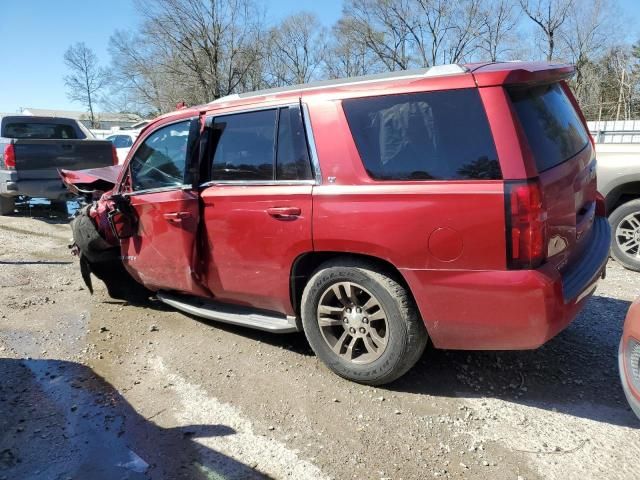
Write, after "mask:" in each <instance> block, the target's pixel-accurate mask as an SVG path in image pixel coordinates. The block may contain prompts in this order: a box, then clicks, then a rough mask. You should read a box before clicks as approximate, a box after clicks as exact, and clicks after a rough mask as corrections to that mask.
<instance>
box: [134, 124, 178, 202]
mask: <svg viewBox="0 0 640 480" xmlns="http://www.w3.org/2000/svg"><path fill="white" fill-rule="evenodd" d="M189 127H190V122H189V121H188V120H187V121H184V122H180V123H174V124H172V125H168V126H166V127H162V128H160V129H158V130H156V131H155V132H153V133H152V134H151V135H149V136H148V137H147V139H146V140H145V141H144V142H143V143H142V144H141V145H140V146H139V147H138V149H137V150H136V153H135V155H134V156H133V158H132V159H131V164H130V168H131V187H132V189H133V190H134V191H138V190H149V189H153V188H166V187H174V186H180V185H183V184H184V180H185V164H186V158H187V144H188V140H189Z"/></svg>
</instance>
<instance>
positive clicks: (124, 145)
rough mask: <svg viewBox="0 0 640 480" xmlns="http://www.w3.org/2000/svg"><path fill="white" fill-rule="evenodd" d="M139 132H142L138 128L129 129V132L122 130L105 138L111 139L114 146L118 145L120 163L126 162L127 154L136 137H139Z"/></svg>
mask: <svg viewBox="0 0 640 480" xmlns="http://www.w3.org/2000/svg"><path fill="white" fill-rule="evenodd" d="M139 134H140V132H139V131H138V130H136V131H128V132H125V131H121V132H118V133H115V134H113V135H109V136H108V137H106V138H105V140H109V141H110V142H111V143H113V146H114V147H116V152H117V154H118V163H119V164H123V163H124V160H125V159H126V158H127V154H128V153H129V150H131V146H132V145H133V142H135V141H136V138H138V135H139Z"/></svg>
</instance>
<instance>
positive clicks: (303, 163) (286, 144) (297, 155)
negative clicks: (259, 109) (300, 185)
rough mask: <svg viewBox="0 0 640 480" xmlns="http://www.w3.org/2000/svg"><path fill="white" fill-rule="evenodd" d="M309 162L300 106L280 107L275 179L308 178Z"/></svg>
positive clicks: (309, 173)
mask: <svg viewBox="0 0 640 480" xmlns="http://www.w3.org/2000/svg"><path fill="white" fill-rule="evenodd" d="M311 178H312V177H311V163H310V162H309V152H308V151H307V141H306V139H305V136H304V127H303V126H302V113H301V112H300V107H289V108H282V109H280V121H279V122H278V154H277V158H276V179H277V180H310V179H311Z"/></svg>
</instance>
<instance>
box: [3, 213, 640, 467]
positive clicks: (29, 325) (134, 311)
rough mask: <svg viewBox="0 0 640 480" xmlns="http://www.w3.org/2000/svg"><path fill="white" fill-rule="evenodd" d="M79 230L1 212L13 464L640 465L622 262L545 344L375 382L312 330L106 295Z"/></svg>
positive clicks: (6, 398)
mask: <svg viewBox="0 0 640 480" xmlns="http://www.w3.org/2000/svg"><path fill="white" fill-rule="evenodd" d="M28 213H30V214H31V215H32V217H30V216H29V215H28ZM69 237H70V231H69V227H68V224H67V223H66V219H64V218H61V216H60V214H57V215H56V214H55V213H54V212H50V211H49V210H48V208H47V207H45V206H40V207H39V208H36V209H34V210H32V211H31V212H25V211H23V212H20V213H19V214H17V215H14V216H11V217H0V245H2V250H1V251H0V378H2V379H3V381H2V382H1V383H0V413H2V415H0V479H3V478H5V479H14V478H21V479H22V478H25V479H26V478H29V479H30V478H33V479H65V478H72V479H76V478H77V479H85V478H91V479H114V478H115V479H120V478H122V479H143V478H153V479H156V478H157V479H172V478H189V479H191V478H194V479H199V478H202V479H211V478H213V479H226V478H237V479H240V478H242V479H244V478H275V479H281V478H293V479H324V478H336V479H347V478H357V479H382V478H388V479H424V478H437V477H440V478H469V479H476V478H477V479H512V480H516V479H537V478H545V479H547V478H562V479H574V478H575V479H581V480H584V479H602V478H607V479H635V478H639V477H640V464H639V459H640V430H639V427H640V422H639V421H638V420H637V419H636V418H635V417H634V416H633V414H632V413H631V411H630V409H629V408H628V406H627V405H626V403H625V400H624V396H623V393H622V390H621V387H620V384H619V380H618V374H617V358H616V353H617V344H618V340H619V337H620V334H621V329H622V322H623V320H624V314H625V312H626V309H627V308H628V306H629V303H630V301H631V300H632V299H633V298H634V297H636V296H637V295H639V294H640V275H639V274H635V273H633V272H629V271H626V270H624V269H622V268H621V267H620V266H619V265H617V264H615V263H614V262H611V263H610V265H609V267H608V272H607V279H606V280H604V281H603V282H601V283H600V286H599V288H598V290H597V292H596V294H595V296H594V297H593V298H592V299H591V300H590V303H589V305H588V307H587V308H586V309H585V311H584V312H583V313H582V314H581V315H580V316H579V318H578V319H577V320H576V321H575V322H574V323H573V324H572V325H571V327H570V328H568V329H567V330H566V331H565V332H563V333H562V334H560V335H559V336H558V337H556V338H555V339H554V340H552V341H551V342H549V343H548V344H547V345H545V346H544V347H542V348H540V349H538V350H536V351H527V352H459V351H438V350H435V349H433V348H428V349H427V351H426V352H425V354H424V356H423V358H422V359H421V360H420V362H419V363H418V365H416V367H415V368H414V369H413V370H412V371H411V372H410V373H409V374H407V375H406V376H405V377H403V378H402V379H400V380H398V381H396V382H394V383H393V384H391V385H389V386H386V387H384V388H374V387H366V386H361V385H357V384H354V383H349V382H347V381H345V380H342V379H340V378H338V377H336V376H335V375H333V374H331V373H330V372H329V371H328V370H327V369H325V368H324V367H323V365H322V364H321V363H320V362H319V361H318V360H317V359H316V358H315V356H314V355H313V353H312V352H311V350H310V349H309V346H308V345H307V343H306V341H305V339H304V336H303V335H300V334H294V335H284V336H278V335H272V334H267V333H262V332H255V331H251V330H246V329H242V328H236V327H231V326H225V325H223V324H218V323H215V322H209V321H202V320H198V319H196V318H193V317H189V316H186V315H183V314H181V313H178V312H174V311H171V310H170V309H169V308H167V307H165V306H164V305H162V304H158V303H157V302H150V303H149V304H147V305H138V306H133V305H129V304H126V303H122V302H117V301H113V300H111V299H109V298H108V297H107V296H106V293H105V291H104V289H103V288H98V291H97V292H96V294H94V295H93V296H91V295H89V293H88V292H87V291H86V289H85V288H84V286H83V284H82V282H81V280H80V276H79V272H78V269H77V264H76V262H75V260H74V259H73V258H72V257H70V256H69V253H68V249H67V246H66V245H67V243H69V242H68V240H69ZM96 283H97V282H96Z"/></svg>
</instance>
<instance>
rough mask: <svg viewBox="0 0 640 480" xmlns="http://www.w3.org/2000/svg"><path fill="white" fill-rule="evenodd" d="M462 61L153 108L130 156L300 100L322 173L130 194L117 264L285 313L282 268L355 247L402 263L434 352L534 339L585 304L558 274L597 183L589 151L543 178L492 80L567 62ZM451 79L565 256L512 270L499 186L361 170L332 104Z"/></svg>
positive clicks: (172, 285)
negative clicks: (128, 227)
mask: <svg viewBox="0 0 640 480" xmlns="http://www.w3.org/2000/svg"><path fill="white" fill-rule="evenodd" d="M469 68H470V70H471V71H469V72H466V73H460V74H454V75H447V76H442V77H432V78H428V77H421V78H396V79H390V80H384V81H376V82H370V83H366V84H362V83H361V84H347V85H342V86H334V87H330V88H321V89H312V90H300V91H289V92H285V93H276V94H269V95H268V96H258V97H250V98H236V99H228V100H226V101H222V102H217V103H215V104H208V105H202V106H199V107H191V108H186V109H182V110H180V111H179V112H175V113H173V114H168V115H165V116H163V117H161V118H159V119H158V120H156V121H155V122H153V123H151V124H150V125H149V126H148V127H146V128H145V130H144V131H143V132H142V134H141V135H140V136H139V137H138V139H137V141H136V143H135V145H134V146H133V147H132V149H131V153H130V155H129V158H128V159H127V162H126V164H125V165H128V162H129V161H130V159H131V157H132V156H133V154H134V152H135V151H136V149H137V147H138V146H139V145H140V144H141V143H142V142H143V141H144V140H145V138H146V137H147V136H148V135H150V134H151V133H152V132H153V131H154V130H156V129H157V128H159V127H161V126H163V125H166V124H167V123H170V122H174V121H176V120H178V119H182V118H189V117H193V116H197V115H200V116H201V118H203V117H205V116H215V115H223V114H228V113H233V112H236V111H244V110H248V109H252V108H264V107H268V106H282V105H288V104H291V103H296V102H302V104H304V105H305V106H306V107H307V108H308V113H309V120H310V122H311V125H312V130H313V135H314V138H315V144H316V147H317V155H318V158H319V163H320V170H321V172H322V181H321V182H320V184H318V185H315V186H311V185H285V184H281V185H261V186H257V185H243V186H238V185H235V186H234V185H224V184H218V185H212V186H209V187H207V188H204V189H203V190H201V191H197V190H195V191H186V190H174V191H168V192H158V193H152V194H136V195H132V196H131V201H132V204H133V206H134V208H135V210H136V211H137V212H138V215H139V217H140V233H139V235H137V236H135V237H133V238H132V239H129V240H125V241H123V242H122V253H123V255H124V256H126V257H127V258H128V260H126V261H125V265H126V267H127V269H128V270H129V271H130V272H131V273H132V274H133V275H134V276H135V277H136V278H137V279H139V280H140V281H141V282H142V283H144V284H145V285H146V286H147V287H149V288H151V289H170V290H179V291H182V292H186V293H192V294H194V295H200V296H209V297H211V296H213V297H215V298H216V299H218V300H221V301H226V302H231V303H236V304H243V305H250V306H253V307H257V308H262V309H268V310H274V311H278V312H282V313H286V314H294V313H295V311H294V306H293V305H292V298H291V290H290V284H291V278H290V274H291V269H292V265H293V263H294V261H295V259H296V258H297V257H299V256H300V255H302V254H305V253H309V252H334V253H335V252H337V253H344V254H363V255H367V256H370V257H376V258H379V259H381V260H384V261H386V262H388V263H390V264H392V265H393V266H395V267H396V268H397V269H398V271H399V272H400V274H401V275H402V276H403V277H404V279H405V281H406V282H407V284H408V286H409V288H410V289H411V292H412V294H413V297H414V298H415V300H416V303H417V306H418V308H419V310H420V313H421V315H422V318H423V320H424V322H425V325H426V327H427V330H428V332H429V334H430V336H431V338H432V340H433V343H434V344H435V345H436V346H437V347H440V348H462V349H523V348H535V347H537V346H539V345H541V344H543V343H544V342H545V341H547V340H548V339H550V338H551V337H553V336H554V335H556V334H557V333H558V332H559V331H561V330H562V329H563V328H565V327H566V326H567V325H568V324H569V322H571V320H572V319H573V318H574V317H575V316H576V315H577V313H578V311H579V310H580V309H581V308H582V307H583V305H584V303H585V301H586V300H584V299H583V300H581V301H579V302H576V301H575V300H574V299H568V300H567V302H565V300H564V299H563V296H562V277H561V273H560V272H561V271H562V270H563V268H565V266H566V265H567V264H571V262H574V261H577V260H578V259H579V257H580V256H581V254H582V250H583V248H584V245H582V243H584V242H580V241H579V240H576V238H577V236H578V235H579V233H580V231H586V230H587V229H588V227H589V222H591V221H593V218H592V216H591V217H589V216H588V215H587V218H578V217H577V215H576V209H577V207H579V205H576V201H577V200H576V198H578V197H580V196H581V197H582V198H579V200H580V201H583V200H584V202H585V203H587V202H588V201H590V200H591V199H592V198H595V183H594V179H593V177H590V176H586V175H585V174H584V172H585V171H586V170H587V165H588V162H589V161H590V158H591V150H590V148H588V149H585V151H583V152H582V153H581V154H580V155H578V156H576V157H575V158H573V159H572V160H570V161H568V162H565V163H564V164H562V165H560V166H559V167H556V168H554V169H552V170H549V171H547V172H545V173H543V174H542V175H538V172H537V171H536V167H535V162H534V161H533V158H532V153H531V150H530V148H529V146H528V144H527V141H526V137H525V135H524V133H523V131H522V128H521V127H520V125H519V123H518V121H517V117H516V116H515V114H514V109H513V107H512V105H511V102H510V99H509V96H508V95H507V94H506V92H505V89H504V88H503V87H504V85H505V84H508V83H539V82H555V81H562V80H563V79H565V78H567V76H568V75H570V74H571V73H572V72H573V67H570V66H567V65H559V66H553V65H550V64H548V63H501V64H474V65H470V66H469ZM454 88H479V90H480V96H481V99H482V102H483V104H484V106H485V110H486V113H487V116H488V119H489V124H490V128H491V132H492V135H493V137H494V141H495V144H496V150H497V153H498V157H499V161H500V165H501V168H502V172H503V177H504V180H505V181H512V180H520V181H524V180H529V179H531V180H533V179H536V178H537V183H536V184H535V185H537V188H538V190H537V193H538V194H539V195H540V196H541V197H542V208H543V210H544V212H539V211H537V210H536V211H535V212H533V213H534V214H536V215H539V214H540V215H542V213H544V214H545V215H546V216H545V218H544V222H545V224H544V226H545V228H546V234H547V235H548V236H554V235H561V236H563V237H566V239H567V242H568V243H567V244H568V248H567V249H566V251H564V252H562V253H560V254H558V255H555V256H554V257H552V258H549V259H547V260H546V261H545V262H544V263H543V264H542V265H541V266H540V267H539V268H536V269H529V270H510V269H508V266H507V239H509V241H511V235H507V233H508V232H507V211H508V209H506V208H505V181H502V180H500V181H497V180H491V181H407V182H401V181H396V182H394V181H383V182H379V181H375V180H372V179H371V178H370V177H369V175H368V174H367V172H366V171H365V169H364V167H363V164H362V161H361V159H360V157H359V154H358V151H357V149H356V146H355V144H354V141H353V138H352V136H351V133H350V130H349V126H348V124H347V121H346V118H345V115H344V112H343V110H342V105H341V100H342V99H345V98H354V97H366V96H375V95H383V94H398V93H409V92H418V91H420V92H422V91H435V90H445V89H454ZM572 101H573V100H572ZM126 171H127V167H126V166H125V168H124V169H123V172H126ZM120 177H121V178H120V179H119V186H118V187H116V191H118V192H120V193H125V194H127V193H128V192H127V187H126V176H125V175H124V174H121V176H120ZM510 221H511V220H510ZM522 228H523V229H525V230H526V226H522ZM541 238H542V237H541ZM547 238H548V237H547ZM538 240H540V239H538ZM536 241H537V240H536ZM531 247H535V248H537V249H538V250H536V251H535V253H536V255H539V254H540V253H541V252H540V249H542V253H544V252H545V251H546V244H545V243H542V244H541V243H540V242H538V243H536V244H535V245H533V244H532V245H531ZM527 248H528V247H527ZM542 257H544V255H542ZM542 257H540V258H542ZM602 261H603V262H604V261H606V259H605V258H603V259H602Z"/></svg>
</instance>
